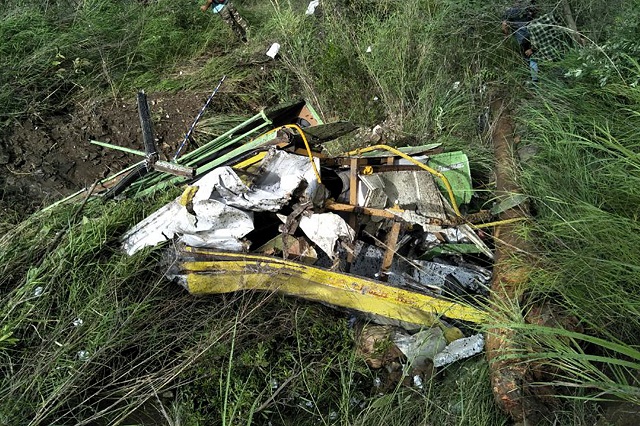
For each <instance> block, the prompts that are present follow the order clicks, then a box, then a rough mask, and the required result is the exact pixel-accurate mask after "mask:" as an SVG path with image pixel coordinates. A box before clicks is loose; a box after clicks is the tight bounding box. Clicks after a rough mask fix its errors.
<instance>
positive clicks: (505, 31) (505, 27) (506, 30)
mask: <svg viewBox="0 0 640 426" xmlns="http://www.w3.org/2000/svg"><path fill="white" fill-rule="evenodd" d="M509 30H510V28H509V24H508V23H507V21H506V20H504V21H502V33H503V34H504V35H506V36H507V35H509V33H510V31H509Z"/></svg>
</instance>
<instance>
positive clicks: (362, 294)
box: [174, 247, 486, 326]
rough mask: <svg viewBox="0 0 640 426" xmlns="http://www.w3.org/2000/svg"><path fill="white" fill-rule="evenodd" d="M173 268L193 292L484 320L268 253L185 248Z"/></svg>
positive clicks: (476, 313)
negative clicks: (268, 295) (255, 294)
mask: <svg viewBox="0 0 640 426" xmlns="http://www.w3.org/2000/svg"><path fill="white" fill-rule="evenodd" d="M176 267H177V268H176V269H177V270H176V269H174V272H175V273H174V275H175V276H177V277H178V278H179V279H180V280H181V281H182V283H183V285H184V286H185V287H186V288H187V290H188V291H189V292H190V293H192V294H218V293H230V292H235V291H241V290H263V291H276V292H279V293H283V294H286V295H290V296H297V297H301V298H303V299H307V300H312V301H317V302H323V303H328V304H331V305H335V306H339V307H342V308H349V309H354V310H357V311H361V312H366V313H371V314H375V315H380V316H383V317H387V318H391V319H394V320H398V321H404V322H408V323H413V324H419V325H426V326H431V325H433V324H434V323H435V322H436V321H437V319H438V317H440V316H445V317H448V318H453V319H458V320H462V321H468V322H474V323H480V322H484V321H485V319H486V314H485V313H484V312H483V311H481V310H480V309H478V308H476V307H473V306H471V305H467V304H464V303H460V302H455V301H451V300H445V299H440V298H436V297H432V296H428V295H425V294H421V293H416V292H412V291H407V290H404V289H400V288H396V287H392V286H389V285H386V284H384V283H381V282H377V281H373V280H370V279H366V278H360V277H356V276H353V275H349V274H344V273H340V272H333V271H329V270H326V269H323V268H318V267H314V266H309V265H303V264H299V263H296V262H293V261H290V260H283V259H278V258H274V257H269V256H259V255H250V254H243V253H228V252H217V251H213V250H207V249H198V248H192V247H185V248H184V249H183V250H182V251H181V252H179V254H178V263H177V265H176Z"/></svg>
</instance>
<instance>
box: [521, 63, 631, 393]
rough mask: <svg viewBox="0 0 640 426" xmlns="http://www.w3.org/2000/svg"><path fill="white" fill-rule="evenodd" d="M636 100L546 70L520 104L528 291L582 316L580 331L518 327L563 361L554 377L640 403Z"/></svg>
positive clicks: (617, 86)
mask: <svg viewBox="0 0 640 426" xmlns="http://www.w3.org/2000/svg"><path fill="white" fill-rule="evenodd" d="M566 65H567V66H579V65H572V64H570V63H569V64H566ZM632 72H635V71H633V70H632ZM639 102H640V91H639V90H638V89H637V88H636V87H635V85H634V86H631V85H629V84H626V83H625V82H624V81H623V80H620V79H618V80H617V81H610V82H609V83H607V84H605V85H604V86H601V82H600V81H599V80H597V79H594V78H590V77H589V76H586V77H585V76H583V78H576V77H567V78H564V79H562V78H557V77H548V78H547V79H546V81H543V83H542V86H541V88H540V89H539V91H538V93H537V97H536V98H535V100H532V101H528V102H526V103H523V107H522V109H521V110H520V111H519V112H520V117H521V121H522V123H523V124H524V125H525V128H526V131H527V133H526V140H525V142H526V143H529V144H532V145H535V146H536V147H537V148H538V150H539V151H538V154H537V155H536V156H535V157H534V158H533V160H532V161H530V162H528V163H527V164H526V166H525V168H524V170H523V175H522V184H523V185H524V188H525V190H526V192H527V193H529V194H531V196H532V197H533V200H534V205H535V208H536V211H537V217H536V223H535V225H534V226H533V227H532V228H531V229H530V230H529V235H530V236H531V238H532V241H533V242H534V243H535V246H536V247H537V253H536V254H537V256H538V258H539V259H540V262H538V263H537V264H536V267H535V268H534V271H533V274H532V277H531V282H530V290H531V292H532V293H533V297H534V299H535V298H537V299H551V300H553V301H554V303H557V304H559V305H560V306H562V307H563V309H564V315H569V316H573V317H575V318H577V319H578V321H579V324H578V326H579V327H578V331H573V330H568V331H567V330H562V328H560V329H553V328H546V327H534V326H532V325H529V326H526V327H524V328H523V329H522V331H521V334H522V335H523V337H525V340H526V341H528V342H530V344H535V345H538V346H539V347H541V348H543V349H542V351H543V353H542V354H541V355H540V357H542V358H544V360H541V359H539V358H538V356H534V357H536V359H537V361H538V362H544V363H546V364H550V365H554V366H556V367H560V370H559V372H558V374H557V376H556V377H555V382H556V383H562V384H564V385H567V386H570V387H577V388H580V389H583V390H584V389H586V394H587V395H589V396H590V397H602V398H607V397H609V398H610V397H612V396H615V397H618V398H622V399H626V400H629V401H632V402H634V403H638V402H640V401H639V400H638V395H640V393H639V392H640V387H639V386H638V382H637V378H638V372H639V368H640V365H639V364H638V361H640V357H639V354H638V352H637V345H638V344H639V343H640V341H639V340H638V336H640V319H639V318H640V316H638V314H639V313H640V297H639V296H638V294H639V291H640V280H639V278H638V277H640V275H639V274H638V272H639V268H640V252H639V251H638V249H637V247H638V246H639V244H640V237H639V235H640V232H639V231H640V227H639V225H638V213H639V210H638V203H639V202H640V192H639V190H638V188H639V185H640V159H639V158H638V154H637V153H638V150H639V149H640V133H639V131H638V128H639V127H638V126H639V125H640V122H639V118H640V114H638V111H640V103H639ZM581 329H583V330H584V334H583V333H581V332H579V331H581Z"/></svg>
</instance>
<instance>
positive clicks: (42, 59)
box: [0, 0, 640, 425]
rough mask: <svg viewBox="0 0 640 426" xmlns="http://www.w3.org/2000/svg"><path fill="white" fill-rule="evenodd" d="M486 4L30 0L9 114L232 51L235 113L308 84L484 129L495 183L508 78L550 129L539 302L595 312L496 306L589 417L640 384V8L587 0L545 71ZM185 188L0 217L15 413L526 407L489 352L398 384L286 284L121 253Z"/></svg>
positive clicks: (186, 71)
mask: <svg viewBox="0 0 640 426" xmlns="http://www.w3.org/2000/svg"><path fill="white" fill-rule="evenodd" d="M486 3H487V2H482V1H475V0H466V1H450V0H440V1H435V0H418V1H413V2H397V1H373V0H371V1H369V0H359V1H352V0H325V1H323V2H322V8H321V9H320V10H319V11H317V12H316V14H315V15H314V16H305V14H304V10H305V8H306V6H307V2H306V1H302V0H295V1H294V0H285V1H276V0H273V1H271V2H263V1H259V0H248V1H245V2H241V3H240V2H238V5H237V6H238V8H239V9H240V12H241V13H242V14H243V16H244V17H245V19H246V20H247V21H248V22H249V23H250V26H251V28H250V33H249V39H250V40H249V43H248V44H247V45H244V44H241V43H240V42H239V41H236V40H234V39H233V37H232V33H231V31H230V30H229V29H228V28H227V27H226V26H224V24H223V23H222V22H221V20H219V19H211V16H209V15H208V14H207V15H205V14H202V13H200V12H199V10H198V8H197V5H196V4H195V2H191V1H187V0H174V1H170V2H169V1H166V0H158V1H151V2H133V1H122V2H117V1H112V0H90V1H84V2H75V1H58V2H48V1H45V2H42V1H32V0H12V1H9V2H7V5H6V7H4V8H3V10H2V11H1V12H0V14H1V18H2V19H0V40H3V42H2V43H1V44H0V65H2V66H1V67H0V82H1V83H0V117H1V118H2V120H3V123H4V124H9V123H10V122H11V120H20V119H25V118H27V117H33V116H41V117H44V116H46V115H47V114H54V113H60V112H64V111H65V110H66V109H69V108H72V105H73V103H74V102H76V101H79V100H82V99H88V98H90V97H105V96H113V97H117V96H122V95H130V94H131V93H133V92H134V91H135V90H136V89H138V88H145V89H146V90H156V91H162V90H179V89H185V88H195V87H206V88H209V87H210V86H211V84H212V82H215V81H217V80H218V79H219V78H220V77H221V75H222V74H227V75H228V76H229V77H228V83H225V84H229V86H230V87H232V90H230V93H229V94H228V96H227V97H226V101H225V102H228V109H229V112H230V113H233V114H230V115H229V118H228V120H229V122H237V120H238V119H237V116H236V115H235V114H242V113H243V112H245V111H246V110H248V109H250V107H253V106H255V105H263V106H266V105H268V104H274V103H277V102H279V101H281V100H286V99H291V98H294V97H297V96H304V97H306V98H308V99H311V100H312V103H313V104H314V105H315V106H317V108H318V110H319V111H320V112H321V114H322V115H323V116H324V117H325V118H340V119H350V120H352V121H354V122H356V123H357V124H361V125H363V126H372V125H375V124H378V123H384V124H385V127H386V128H387V129H389V130H390V137H391V138H392V139H393V140H394V141H395V143H398V144H399V143H409V144H411V143H418V142H424V141H438V142H442V143H443V144H444V145H445V147H447V148H454V147H455V148H462V149H464V150H465V151H467V152H468V153H469V155H470V157H471V161H472V168H473V169H474V171H475V173H476V174H477V176H474V177H476V178H477V179H478V180H479V181H482V182H483V185H484V187H485V188H487V189H488V190H490V189H491V170H492V164H491V159H490V155H489V153H490V151H491V147H490V146H489V141H487V138H486V134H487V133H486V127H487V125H490V124H491V123H490V121H491V120H490V119H489V120H488V122H487V120H486V117H487V116H486V111H487V109H488V106H489V102H490V100H491V99H492V97H495V96H496V93H500V94H501V95H504V94H508V95H510V98H511V99H512V103H511V106H512V107H513V109H514V111H515V113H514V119H515V120H516V123H517V126H518V127H517V133H518V136H519V137H520V144H521V146H525V145H526V146H531V147H535V150H536V154H535V155H534V156H533V157H532V158H531V159H529V160H527V161H526V162H524V163H523V164H522V170H520V172H521V182H520V183H521V184H522V186H523V188H524V190H525V192H526V193H527V195H528V196H529V197H530V199H531V202H532V205H533V207H534V208H535V214H536V215H535V220H534V221H532V222H531V223H530V224H528V225H526V226H524V227H523V229H522V232H523V235H524V236H525V237H526V238H528V239H529V240H530V241H531V242H532V244H533V246H534V247H535V253H533V255H534V258H535V260H536V261H535V264H534V265H533V272H532V275H531V277H530V281H529V283H528V295H527V301H529V303H531V305H534V304H537V303H539V302H540V301H552V302H553V303H554V304H556V305H557V306H558V307H559V308H558V309H559V312H560V313H561V314H562V315H561V316H563V317H570V318H575V319H576V321H575V323H573V324H572V326H571V327H569V326H567V325H566V324H563V323H561V322H558V323H557V324H555V325H554V326H553V327H550V326H543V325H533V324H527V323H525V322H524V321H523V320H522V315H520V313H518V315H516V316H515V318H514V317H502V316H496V319H495V321H496V324H498V325H503V326H508V327H511V328H512V329H514V330H517V333H516V334H515V337H514V338H516V339H518V343H519V346H518V347H520V348H526V351H523V352H515V353H513V354H505V356H506V357H510V356H516V357H519V358H523V357H524V358H525V359H526V361H527V362H530V363H531V364H532V365H540V364H544V365H546V366H547V367H554V368H551V369H550V370H551V371H553V372H555V374H554V375H552V376H551V377H546V378H544V379H541V380H542V381H544V382H545V383H541V384H550V385H552V386H553V387H552V389H553V392H554V393H556V394H558V395H560V396H563V397H566V399H567V402H566V404H564V405H562V407H560V409H558V410H557V412H556V416H557V418H556V421H557V422H558V423H559V424H593V423H594V421H595V419H596V417H597V414H598V410H599V408H598V406H597V405H594V404H592V402H593V401H595V400H598V399H611V398H616V399H622V400H626V401H630V402H632V403H635V404H638V403H640V401H639V399H640V389H639V387H638V383H637V378H638V369H639V368H640V353H639V352H638V349H637V348H638V344H640V342H639V341H638V336H640V320H639V318H640V315H638V313H639V311H640V299H639V297H638V294H640V281H639V278H638V277H640V274H639V273H638V265H640V258H639V256H640V255H639V254H638V250H637V247H638V246H640V237H639V235H640V232H639V231H640V229H638V228H639V227H638V224H637V221H638V215H639V212H638V205H640V192H639V189H638V188H640V160H639V159H638V150H639V149H640V137H639V136H640V133H639V131H638V129H639V128H640V88H638V87H637V85H638V81H639V80H640V65H639V58H638V51H637V36H638V22H640V19H638V18H640V16H638V14H639V12H638V10H639V9H638V8H637V4H635V3H636V2H633V1H623V0H613V1H611V2H607V4H604V2H600V1H596V0H589V1H584V2H570V3H571V5H572V7H573V10H574V14H575V17H576V21H577V23H578V27H579V28H580V29H581V30H582V31H583V33H584V35H585V36H586V38H587V39H588V43H587V45H586V47H584V48H581V49H572V50H569V51H568V52H567V54H566V56H565V58H564V60H563V61H561V62H559V63H555V64H541V82H540V84H539V85H538V86H528V85H527V86H525V84H523V83H524V82H525V81H526V80H528V71H527V68H526V66H524V65H523V63H522V61H521V58H520V57H519V56H518V54H517V52H516V46H514V45H513V44H512V43H513V41H512V40H505V39H503V38H502V37H501V35H500V34H499V21H500V15H501V10H502V9H501V6H506V3H507V2H505V4H504V5H500V7H496V6H493V5H487V4H486ZM538 3H539V4H540V8H541V9H543V10H552V9H554V8H555V10H560V9H561V6H560V4H559V3H558V4H556V3H554V2H552V1H540V2H538ZM276 41H277V42H279V43H281V44H282V49H281V56H280V58H279V60H278V62H277V63H275V64H273V63H269V64H268V65H264V66H263V70H260V66H262V65H261V63H260V61H261V60H262V59H260V60H256V59H255V58H256V57H260V58H261V57H262V55H263V52H264V50H266V48H265V46H268V45H269V44H270V43H272V42H276ZM369 48H370V49H369ZM369 50H370V51H369ZM204 124H207V123H206V122H205V123H204ZM218 124H219V123H218ZM200 131H201V132H202V133H206V132H207V131H208V129H207V127H206V126H201V128H200ZM341 143H342V144H343V145H342V147H349V146H350V144H353V143H354V142H352V141H341ZM175 195H176V194H166V195H164V196H162V197H152V198H149V199H145V200H143V201H136V202H133V201H119V202H109V203H105V204H101V203H98V202H93V201H91V202H89V203H87V204H86V205H82V206H80V205H71V206H60V207H57V208H55V209H52V210H51V211H49V212H44V213H37V214H36V215H34V216H33V217H31V218H29V219H28V220H26V221H24V222H22V223H21V224H19V225H18V226H17V227H13V228H12V227H9V226H4V225H0V229H2V230H3V231H6V232H5V234H4V236H3V237H2V238H1V239H0V265H2V266H1V268H2V274H0V294H1V295H2V299H1V302H0V318H1V320H0V371H1V373H2V374H1V377H2V379H0V380H1V382H0V383H1V386H0V401H2V403H0V424H7V425H9V424H11V425H15V424H34V425H35V424H114V423H118V422H120V423H122V422H125V423H143V424H160V423H166V424H188V425H196V424H207V425H208V424H223V425H227V424H239V423H246V424H250V423H257V424H268V423H269V422H271V424H312V423H313V424H317V423H322V424H362V425H369V424H414V423H415V424H422V423H429V424H460V425H463V424H473V425H478V424H480V425H481V424H486V425H496V424H504V423H506V422H507V420H506V419H505V418H504V417H503V416H502V415H501V414H500V413H499V412H498V411H497V409H496V407H495V406H494V404H493V403H492V395H491V388H490V385H489V380H488V367H487V364H486V362H485V361H484V360H482V359H472V360H469V361H466V362H465V363H461V364H460V365H456V366H452V367H449V368H448V369H446V370H445V371H444V372H443V373H441V374H439V375H438V377H437V378H436V379H434V380H433V381H432V382H429V383H428V384H426V385H425V387H424V389H417V388H411V389H408V388H397V389H396V390H395V391H393V392H391V393H389V394H384V395H381V394H379V393H378V392H377V390H376V389H375V388H374V386H373V383H374V380H375V377H376V375H377V374H378V373H377V372H375V371H372V370H370V369H369V368H367V367H366V364H365V363H364V362H363V360H361V359H359V358H358V357H357V356H356V355H355V354H354V351H353V344H352V336H351V333H352V331H351V329H350V328H349V325H348V318H347V317H346V316H345V315H343V314H341V313H338V312H334V311H333V310H330V309H328V308H323V307H319V306H316V305H312V304H307V303H304V302H300V301H296V300H291V299H286V298H279V297H276V296H274V295H258V294H244V295H240V294H239V295H229V296H226V297H222V296H216V297H206V298H193V297H191V296H189V295H187V294H185V293H184V292H183V291H182V290H181V289H179V288H177V287H176V286H175V285H174V284H171V283H168V282H166V280H164V279H163V271H164V270H165V269H164V268H166V266H163V265H166V263H165V262H166V259H162V258H161V255H160V254H159V253H158V252H154V251H148V252H145V253H140V254H138V255H137V256H134V257H131V258H130V257H127V256H125V255H123V254H122V253H120V252H119V250H118V237H119V236H120V235H121V234H122V232H123V231H124V230H125V229H127V228H128V227H129V226H130V225H131V224H133V223H135V222H136V221H137V220H138V219H140V218H141V217H142V215H143V214H144V212H149V211H152V210H153V209H154V208H155V207H157V206H159V205H161V204H162V203H163V202H165V201H166V200H168V199H171V198H172V197H173V196H175ZM9 221H11V218H5V217H3V218H0V222H2V223H4V222H9ZM327 318H330V320H327ZM505 318H507V319H505ZM496 324H492V325H496ZM530 348H536V349H537V350H536V351H530V350H529V349H530ZM576 400H578V401H579V402H580V401H586V402H588V403H589V404H588V405H585V404H580V403H577V402H575V401H576ZM585 407H586V408H585Z"/></svg>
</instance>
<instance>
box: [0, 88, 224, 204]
mask: <svg viewBox="0 0 640 426" xmlns="http://www.w3.org/2000/svg"><path fill="white" fill-rule="evenodd" d="M208 95H209V93H205V92H202V93H196V92H185V91H182V92H178V93H173V94H167V93H158V94H153V93H149V94H148V95H147V96H148V102H149V108H150V111H151V115H152V119H153V130H154V135H155V139H156V146H157V147H158V149H159V150H161V151H162V152H163V154H164V155H165V156H167V157H168V156H172V155H173V153H175V150H176V149H177V146H178V145H179V144H180V142H181V141H182V138H183V137H184V134H185V132H186V131H187V129H188V128H189V126H190V125H191V123H192V121H193V120H194V118H195V117H196V115H197V114H198V111H199V110H200V108H201V107H202V105H204V103H205V101H206V99H207V96H208ZM135 98H136V97H135V94H132V95H131V97H130V98H126V99H125V98H120V99H117V101H116V100H114V99H110V100H103V101H99V102H95V101H94V102H91V103H88V104H83V105H76V106H75V107H74V109H73V110H72V111H70V112H68V113H67V114H65V115H58V116H53V117H49V118H47V119H45V120H43V121H35V120H27V121H25V122H21V123H16V124H15V125H14V126H13V127H12V128H11V129H10V131H9V132H8V137H7V138H6V139H5V140H4V141H0V211H1V212H21V213H26V212H29V211H33V210H35V209H37V208H39V207H42V206H44V205H47V204H49V203H51V202H53V201H56V200H59V199H61V198H62V197H64V196H66V195H69V194H71V193H73V192H76V191H78V190H80V189H82V188H85V187H89V186H91V185H92V184H93V183H94V182H95V181H96V180H97V179H100V178H104V177H106V176H108V175H111V174H113V173H115V172H118V171H120V170H122V169H123V168H125V167H127V166H129V165H131V164H133V163H135V162H137V161H139V160H140V158H139V157H137V156H135V155H132V154H127V153H124V152H120V151H115V150H111V149H108V148H102V147H99V146H96V145H92V144H90V143H89V141H90V140H98V141H101V142H108V143H111V144H114V145H119V146H125V147H129V148H134V149H138V150H140V151H142V150H144V149H143V146H142V134H141V132H140V122H139V118H138V112H137V106H136V99H135ZM209 108H210V110H214V111H215V109H216V102H215V98H214V101H213V102H212V103H211V105H210V107H209ZM209 112H210V111H209ZM2 142H3V143H2ZM3 145H4V146H3Z"/></svg>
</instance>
